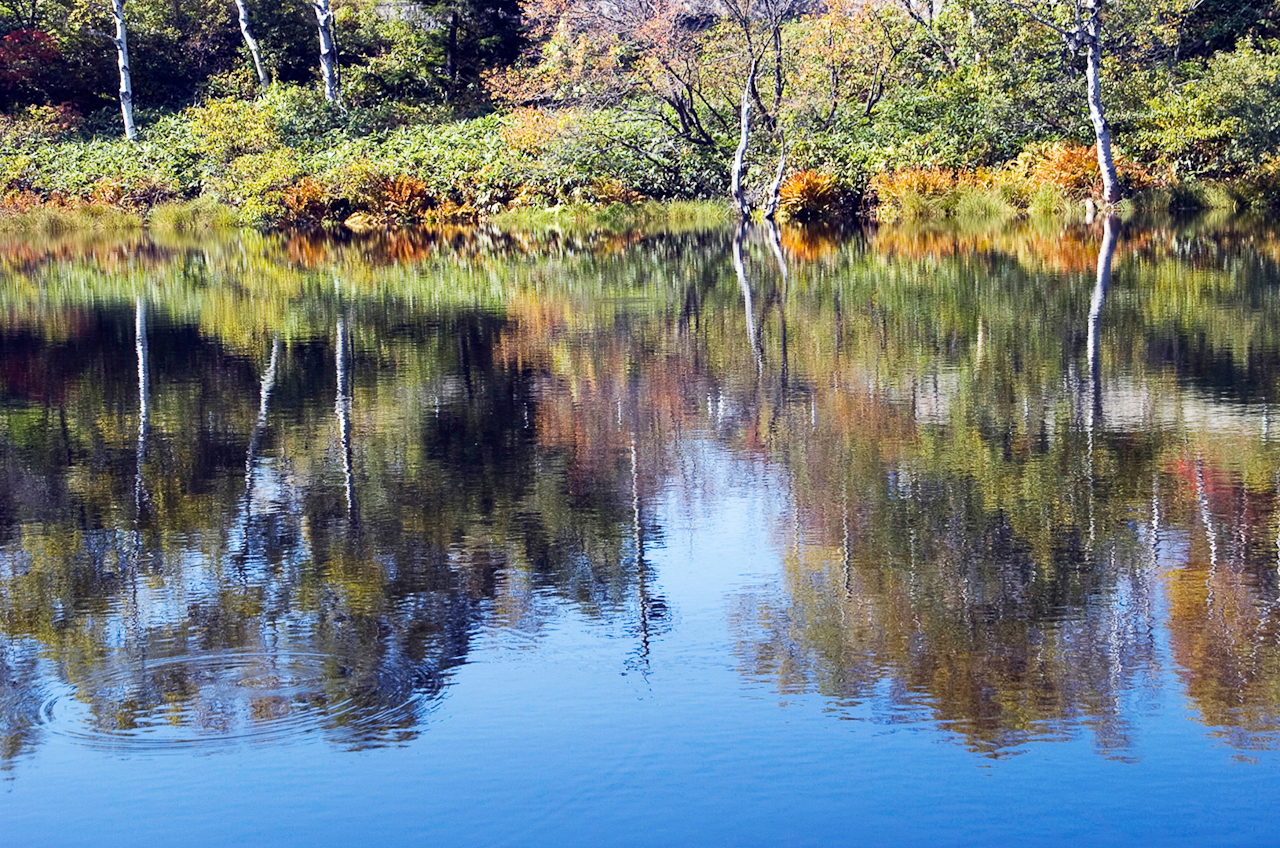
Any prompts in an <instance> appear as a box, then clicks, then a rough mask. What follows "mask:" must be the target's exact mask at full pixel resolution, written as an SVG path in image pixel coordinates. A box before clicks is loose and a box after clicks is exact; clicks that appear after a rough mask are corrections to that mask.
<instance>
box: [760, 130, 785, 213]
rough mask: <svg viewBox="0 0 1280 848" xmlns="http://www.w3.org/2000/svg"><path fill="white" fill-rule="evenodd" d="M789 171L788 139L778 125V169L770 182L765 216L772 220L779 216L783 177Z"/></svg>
mask: <svg viewBox="0 0 1280 848" xmlns="http://www.w3.org/2000/svg"><path fill="white" fill-rule="evenodd" d="M786 172H787V139H786V136H785V135H784V134H783V132H782V126H781V124H779V126H778V169H777V170H776V171H775V172H774V174H773V182H771V183H769V193H768V196H767V198H766V200H765V206H764V217H765V220H767V221H772V220H773V219H774V218H776V217H778V206H779V205H780V204H781V203H782V177H783V176H784V175H785V174H786Z"/></svg>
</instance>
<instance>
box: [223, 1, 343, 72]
mask: <svg viewBox="0 0 1280 848" xmlns="http://www.w3.org/2000/svg"><path fill="white" fill-rule="evenodd" d="M236 12H237V13H238V14H239V16H240V35H241V36H242V37H243V38H244V46H245V47H247V48H249V55H250V56H251V57H252V58H253V69H254V70H255V71H257V72H258V85H260V86H262V87H263V88H266V87H267V86H268V85H270V84H271V80H270V78H269V77H268V76H267V69H266V67H265V66H264V65H263V64H262V48H260V47H259V46H258V39H256V38H254V36H253V30H252V29H251V28H250V26H249V4H248V0H236ZM321 61H323V59H322V60H321Z"/></svg>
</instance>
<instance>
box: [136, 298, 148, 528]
mask: <svg viewBox="0 0 1280 848" xmlns="http://www.w3.org/2000/svg"><path fill="white" fill-rule="evenodd" d="M133 344H134V352H135V353H136V354H137V358H138V445H137V452H136V457H135V459H136V465H135V469H134V476H133V509H134V522H135V525H136V524H137V522H139V521H141V518H142V510H143V507H145V506H146V502H147V490H146V486H145V483H144V479H143V476H142V466H143V463H144V462H145V461H146V458H147V437H148V436H149V435H150V433H151V368H150V366H149V363H148V356H147V302H146V301H145V300H143V299H142V298H141V297H139V298H137V299H135V300H134V303H133Z"/></svg>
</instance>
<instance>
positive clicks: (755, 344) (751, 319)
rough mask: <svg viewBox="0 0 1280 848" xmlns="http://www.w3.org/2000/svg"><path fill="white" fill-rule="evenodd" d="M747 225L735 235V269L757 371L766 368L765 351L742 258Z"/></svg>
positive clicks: (743, 225)
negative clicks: (757, 326)
mask: <svg viewBox="0 0 1280 848" xmlns="http://www.w3.org/2000/svg"><path fill="white" fill-rule="evenodd" d="M746 235H747V227H746V224H745V223H744V224H742V225H741V226H739V227H738V231H737V233H735V234H734V236H733V270H734V272H735V273H736V274H737V275H738V287H739V288H740V289H742V306H743V309H744V310H745V311H746V315H747V336H748V338H749V339H750V340H751V353H752V355H753V356H755V359H756V371H757V372H761V371H763V370H764V352H763V351H762V350H761V349H760V335H759V331H758V330H757V329H756V307H755V303H754V302H753V299H752V297H751V284H750V283H749V282H747V268H746V265H745V263H744V262H743V260H742V243H743V241H744V240H745V239H746Z"/></svg>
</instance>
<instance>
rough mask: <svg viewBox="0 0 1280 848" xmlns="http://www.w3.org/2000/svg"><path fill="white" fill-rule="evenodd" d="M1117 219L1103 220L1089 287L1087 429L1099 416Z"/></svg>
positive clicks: (1113, 217)
mask: <svg viewBox="0 0 1280 848" xmlns="http://www.w3.org/2000/svg"><path fill="white" fill-rule="evenodd" d="M1118 225H1119V220H1118V219H1117V218H1116V216H1115V215H1108V216H1107V219H1106V221H1105V222H1104V223H1103V230H1102V233H1103V235H1102V248H1101V249H1100V250H1099V251H1098V279H1097V283H1096V284H1095V285H1094V287H1093V297H1091V298H1090V299H1089V340H1088V359H1089V389H1090V395H1091V397H1090V403H1089V431H1090V433H1092V432H1093V427H1094V423H1095V419H1101V417H1102V355H1101V352H1100V351H1099V346H1100V345H1101V343H1102V306H1103V304H1104V303H1105V302H1106V300H1107V292H1108V291H1109V290H1110V288H1111V260H1112V258H1113V257H1114V256H1115V253H1116V240H1117V239H1118V237H1119V226H1118Z"/></svg>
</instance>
